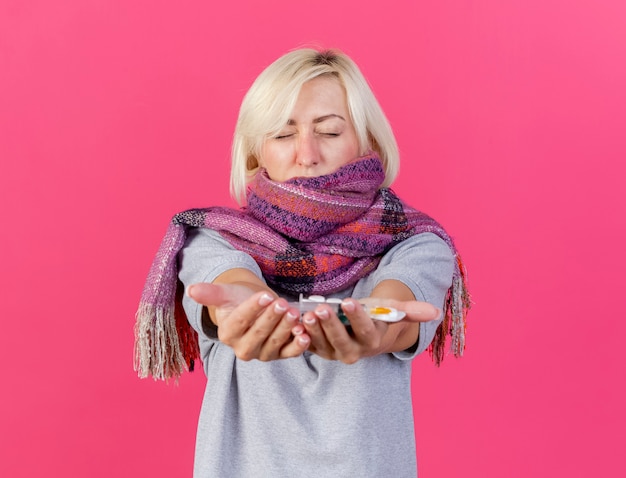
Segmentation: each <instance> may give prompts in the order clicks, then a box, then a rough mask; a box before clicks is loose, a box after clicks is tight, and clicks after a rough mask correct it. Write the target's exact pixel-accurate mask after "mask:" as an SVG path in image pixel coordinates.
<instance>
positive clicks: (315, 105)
mask: <svg viewBox="0 0 626 478" xmlns="http://www.w3.org/2000/svg"><path fill="white" fill-rule="evenodd" d="M347 111H348V104H347V100H346V92H345V89H344V87H343V86H342V85H341V83H340V82H339V80H338V79H337V78H335V77H333V76H320V77H318V78H314V79H312V80H309V81H307V82H306V83H304V84H303V85H302V88H301V89H300V92H299V94H298V98H297V100H296V103H295V105H294V108H293V110H292V115H291V116H292V117H293V116H294V115H298V114H304V113H307V112H309V113H311V114H313V113H315V114H321V115H331V114H339V115H341V116H343V115H345V114H346V113H347Z"/></svg>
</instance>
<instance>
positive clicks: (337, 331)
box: [303, 298, 441, 363]
mask: <svg viewBox="0 0 626 478" xmlns="http://www.w3.org/2000/svg"><path fill="white" fill-rule="evenodd" d="M360 304H366V305H367V306H370V307H374V306H387V307H393V308H395V309H397V310H399V311H403V312H404V313H405V314H406V316H405V317H404V319H403V320H402V321H401V322H397V323H394V324H390V323H387V322H383V321H379V320H373V319H371V318H370V317H369V314H368V313H367V312H366V310H365V309H364V308H363V307H362V306H361V305H360ZM341 308H342V310H343V313H344V314H345V315H346V317H347V318H348V320H349V322H350V327H349V328H346V327H345V325H343V323H342V322H341V321H340V320H339V318H338V317H337V314H336V313H335V312H334V310H333V309H332V307H330V306H328V305H327V304H320V305H319V306H317V307H316V309H315V310H314V311H313V312H307V313H306V314H304V317H303V325H304V327H305V329H306V331H307V333H308V334H309V336H310V337H311V346H310V350H311V351H312V352H314V353H316V354H318V355H320V356H322V357H324V358H327V359H331V360H340V361H342V362H344V363H354V362H356V361H358V360H359V359H361V358H363V357H370V356H373V355H378V354H381V353H388V352H397V351H400V350H404V349H406V348H408V347H410V346H411V345H413V344H414V343H415V342H416V341H417V337H418V335H419V325H418V324H419V322H429V321H431V320H436V319H438V318H439V317H440V316H441V310H440V309H438V308H437V307H435V306H433V305H431V304H429V303H426V302H420V301H416V300H408V301H402V300H395V299H380V298H367V299H361V300H359V301H356V300H355V299H345V300H344V301H343V302H342V304H341Z"/></svg>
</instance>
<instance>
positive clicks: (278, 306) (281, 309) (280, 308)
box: [274, 303, 287, 314]
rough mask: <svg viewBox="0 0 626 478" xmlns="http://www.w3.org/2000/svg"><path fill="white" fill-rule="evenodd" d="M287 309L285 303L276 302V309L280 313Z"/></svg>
mask: <svg viewBox="0 0 626 478" xmlns="http://www.w3.org/2000/svg"><path fill="white" fill-rule="evenodd" d="M286 310H287V307H285V306H284V305H281V304H279V303H276V305H275V306H274V311H275V312H277V313H279V314H283V313H285V311H286Z"/></svg>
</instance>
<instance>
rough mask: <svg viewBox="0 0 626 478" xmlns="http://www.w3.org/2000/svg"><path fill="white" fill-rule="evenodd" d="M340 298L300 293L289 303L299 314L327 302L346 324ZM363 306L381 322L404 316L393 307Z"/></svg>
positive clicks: (398, 319) (395, 320)
mask: <svg viewBox="0 0 626 478" xmlns="http://www.w3.org/2000/svg"><path fill="white" fill-rule="evenodd" d="M341 302H342V300H341V299H336V298H332V297H331V298H328V299H327V298H326V297H324V296H321V295H311V296H309V297H304V296H303V295H302V294H300V299H299V300H298V302H290V303H289V305H290V306H291V307H295V308H296V309H299V310H300V315H302V314H304V313H305V312H309V311H313V310H315V308H316V307H317V306H318V305H320V304H328V305H329V306H330V307H332V308H333V310H334V311H335V313H336V314H337V317H339V319H340V320H341V322H343V323H344V324H346V325H349V321H348V318H347V317H346V316H345V314H344V313H343V311H342V310H341ZM362 305H363V308H364V309H365V310H366V311H367V313H368V314H369V316H370V317H371V318H372V319H374V320H381V321H383V322H398V321H400V320H402V319H403V318H404V316H405V315H406V314H405V313H404V312H402V311H400V310H397V309H394V308H393V307H387V306H374V307H369V306H366V305H365V304H362Z"/></svg>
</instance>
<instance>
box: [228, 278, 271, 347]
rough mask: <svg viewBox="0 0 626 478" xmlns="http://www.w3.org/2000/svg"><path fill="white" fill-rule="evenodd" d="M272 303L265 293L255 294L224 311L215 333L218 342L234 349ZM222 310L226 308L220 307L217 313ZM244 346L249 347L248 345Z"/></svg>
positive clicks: (269, 296)
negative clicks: (218, 339)
mask: <svg viewBox="0 0 626 478" xmlns="http://www.w3.org/2000/svg"><path fill="white" fill-rule="evenodd" d="M218 287H222V286H218ZM273 301H274V298H273V297H272V296H271V295H270V294H268V293H267V292H257V293H256V294H253V295H251V296H250V297H249V298H248V299H246V300H244V301H243V302H242V303H241V304H239V305H238V306H236V307H234V308H233V309H232V310H230V311H226V312H225V314H224V316H223V318H221V319H220V320H219V322H218V324H219V325H218V329H217V333H218V337H219V338H220V340H221V341H222V342H224V343H225V344H227V345H230V346H231V347H235V345H237V344H239V342H240V341H241V339H243V337H244V334H246V333H247V332H248V330H249V329H250V327H252V326H253V325H254V324H255V322H256V321H257V318H258V317H259V316H260V315H261V314H262V312H263V311H264V310H265V309H266V308H267V306H268V305H269V304H271V303H272V302H273ZM224 308H227V307H225V306H221V307H220V308H219V310H218V313H219V311H221V310H223V309H224ZM244 345H248V346H249V344H244ZM246 353H247V351H246Z"/></svg>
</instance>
